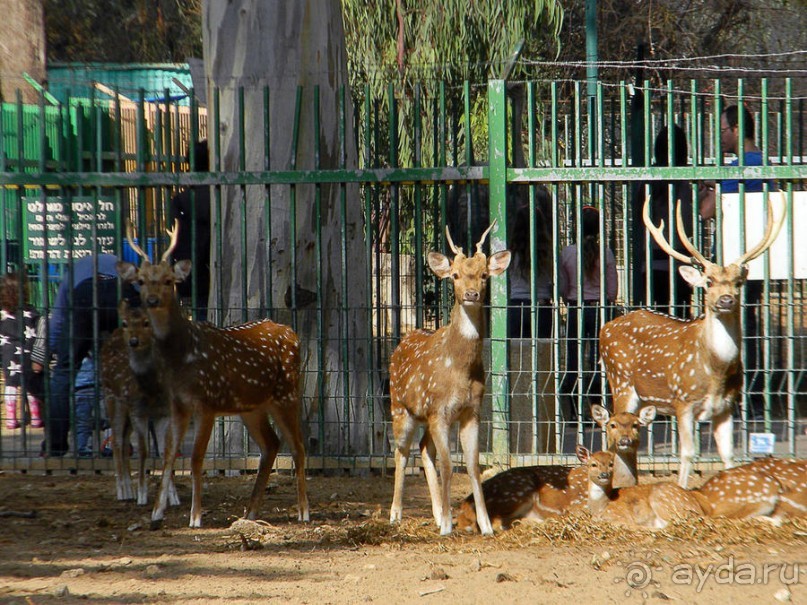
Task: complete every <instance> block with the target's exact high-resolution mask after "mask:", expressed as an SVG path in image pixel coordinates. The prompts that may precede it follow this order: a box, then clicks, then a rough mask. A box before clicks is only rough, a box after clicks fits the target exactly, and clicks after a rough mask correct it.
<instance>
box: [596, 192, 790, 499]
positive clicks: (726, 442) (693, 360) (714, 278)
mask: <svg viewBox="0 0 807 605" xmlns="http://www.w3.org/2000/svg"><path fill="white" fill-rule="evenodd" d="M649 205H650V200H649V199H648V200H647V201H646V202H645V204H644V209H643V218H644V224H645V226H646V227H647V229H648V230H649V231H650V233H651V234H652V235H653V239H655V240H656V242H657V243H658V245H659V246H660V247H661V249H662V250H664V251H665V252H666V253H667V254H669V255H670V256H672V257H673V258H675V259H676V260H679V261H681V262H682V263H687V265H686V266H683V267H680V269H679V271H680V273H681V275H682V276H683V277H684V279H686V280H687V281H688V282H689V283H690V284H691V285H692V286H693V287H705V288H706V300H705V304H704V307H705V312H704V315H702V316H701V317H699V318H697V319H691V320H681V319H676V318H674V317H669V316H667V315H662V314H660V313H655V312H653V311H648V310H644V309H641V310H638V311H633V312H631V313H628V314H627V315H623V316H622V317H619V318H617V319H614V320H612V321H610V322H608V323H606V324H605V325H604V326H603V327H602V330H600V352H601V355H602V363H603V366H604V367H605V372H606V374H607V376H608V383H609V385H610V386H611V391H612V392H613V395H614V410H615V411H616V412H617V413H618V412H623V411H626V410H627V411H633V412H635V411H636V410H637V409H639V408H640V407H641V406H645V405H654V406H656V408H657V409H658V411H659V412H661V413H663V414H670V415H674V416H676V417H677V419H678V430H679V435H680V456H681V466H680V469H679V477H678V483H679V485H680V486H681V487H686V485H687V479H688V477H689V473H690V470H691V467H692V457H693V456H694V454H695V445H694V425H695V422H696V421H706V420H711V421H712V426H713V432H714V437H715V442H716V444H717V449H718V452H719V454H720V457H721V459H722V460H723V463H724V464H725V466H726V468H730V467H731V466H732V465H733V455H734V454H733V452H734V445H733V442H732V439H733V429H732V411H733V409H734V404H735V401H736V400H737V398H738V397H739V394H740V389H741V388H742V384H743V366H742V360H741V359H740V345H741V342H742V330H741V326H740V290H741V289H742V286H743V284H744V283H745V279H746V276H747V275H748V267H747V265H746V263H748V262H749V261H751V260H753V259H754V258H756V257H758V256H759V255H761V254H762V253H763V252H765V250H767V249H768V248H769V247H770V246H771V244H773V241H774V240H775V239H776V236H777V235H778V233H779V229H780V228H781V226H782V222H783V220H784V217H785V214H784V212H783V213H782V214H781V217H780V218H779V219H778V220H777V221H774V219H773V208H772V205H771V204H769V205H768V223H767V226H766V230H765V235H764V236H763V238H762V241H761V242H760V243H759V244H758V245H757V246H755V247H754V248H753V249H751V250H748V251H747V252H746V253H745V254H743V255H742V256H741V257H740V258H738V259H737V260H736V261H735V262H733V263H731V264H729V265H726V266H720V265H717V264H715V263H712V262H710V261H708V260H706V258H705V257H704V256H703V255H702V254H701V253H700V252H698V250H697V249H696V248H695V247H694V246H693V245H692V242H691V241H690V240H689V238H688V237H687V235H686V231H685V230H684V225H683V220H682V216H681V204H680V202H679V203H678V206H677V212H676V214H677V228H678V237H679V238H680V240H681V243H682V244H683V246H684V247H685V248H686V249H687V250H688V251H689V253H690V254H691V255H692V256H691V257H689V256H686V255H685V254H683V253H681V252H678V251H676V250H675V249H674V248H673V247H672V246H671V245H670V244H669V243H667V241H666V239H665V238H664V234H663V230H664V221H662V222H661V224H660V226H659V227H656V226H655V225H654V224H653V223H652V221H651V220H650V215H649ZM689 265H692V266H689Z"/></svg>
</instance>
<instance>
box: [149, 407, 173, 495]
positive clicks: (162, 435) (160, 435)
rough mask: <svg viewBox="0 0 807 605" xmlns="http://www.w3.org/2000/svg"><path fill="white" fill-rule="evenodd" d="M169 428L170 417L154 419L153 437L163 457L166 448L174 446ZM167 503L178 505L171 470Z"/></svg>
mask: <svg viewBox="0 0 807 605" xmlns="http://www.w3.org/2000/svg"><path fill="white" fill-rule="evenodd" d="M170 428H171V422H170V418H167V417H166V418H157V419H156V420H154V438H155V439H156V440H157V448H158V449H159V450H160V451H161V452H162V453H163V459H164V458H165V452H166V450H168V449H170V448H172V447H174V444H173V442H172V439H171V431H170V430H169V429H170ZM168 504H170V505H171V506H178V505H179V495H178V494H177V486H176V485H175V484H174V473H173V472H172V473H170V474H169V485H168Z"/></svg>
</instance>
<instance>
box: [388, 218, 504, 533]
mask: <svg viewBox="0 0 807 605" xmlns="http://www.w3.org/2000/svg"><path fill="white" fill-rule="evenodd" d="M495 224H496V222H495V221H494V222H493V223H492V224H491V225H490V227H488V228H487V230H486V231H485V232H484V233H483V234H482V237H481V238H480V240H479V242H478V243H477V244H476V254H474V255H473V256H468V257H466V256H465V255H464V254H463V251H462V248H458V247H456V246H455V245H454V242H453V241H452V239H451V234H450V233H449V230H448V228H446V238H447V240H448V245H449V247H450V248H451V250H452V251H453V252H454V254H455V256H454V260H453V261H449V260H448V258H447V257H445V256H443V255H442V254H440V253H438V252H430V253H429V257H428V261H429V267H430V268H431V270H432V271H433V272H434V274H435V275H437V277H439V278H442V279H446V278H450V279H451V281H452V282H453V284H454V307H453V308H452V310H451V319H450V322H449V323H448V325H445V326H443V327H442V328H440V329H439V330H437V331H436V332H435V331H431V330H417V331H415V332H412V333H410V334H409V335H408V336H407V337H406V338H404V339H403V340H402V341H401V343H400V344H399V345H398V347H397V348H396V349H395V351H394V352H393V353H392V357H391V359H390V399H391V402H392V403H391V411H392V430H393V434H394V438H395V492H394V494H393V498H392V507H391V509H390V523H396V522H400V520H401V514H402V513H401V508H402V498H403V484H404V471H405V468H406V462H407V459H408V458H409V448H410V445H411V442H412V438H413V437H414V434H415V429H416V428H417V427H418V425H420V424H425V425H426V426H425V430H424V434H423V438H422V439H421V440H420V452H421V456H422V459H423V468H424V471H425V473H426V480H427V481H428V484H429V492H430V494H431V501H432V514H433V516H434V520H435V522H436V523H437V525H438V527H439V528H440V533H441V534H442V535H448V534H450V533H451V524H452V520H451V503H450V496H451V493H450V489H451V457H450V452H449V444H448V433H449V429H450V427H451V425H452V424H453V423H455V422H459V426H460V441H461V444H462V450H463V453H464V454H465V465H466V468H467V470H468V475H469V476H470V478H471V486H472V489H473V493H474V497H475V499H476V517H477V519H478V522H479V527H480V529H481V531H482V533H483V534H486V535H490V534H492V533H493V528H492V527H491V524H490V519H488V513H487V510H486V509H485V501H484V498H483V496H482V487H481V481H480V474H479V442H478V439H479V407H480V405H481V403H482V395H483V394H484V391H485V371H484V367H483V366H482V337H483V331H484V321H485V318H484V313H483V310H484V307H483V305H484V300H485V288H486V285H487V281H488V278H490V277H491V276H494V275H500V274H502V273H503V272H504V271H505V270H506V269H507V267H508V266H509V264H510V252H509V251H508V250H503V251H501V252H496V253H495V254H493V255H491V256H490V258H488V257H487V256H485V253H484V252H483V251H482V246H483V244H484V241H485V238H487V236H488V233H490V231H491V229H493V227H494V226H495ZM435 454H436V455H437V456H439V458H440V477H439V479H438V477H437V471H436V468H435V463H434V462H435Z"/></svg>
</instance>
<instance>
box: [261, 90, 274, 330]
mask: <svg viewBox="0 0 807 605" xmlns="http://www.w3.org/2000/svg"><path fill="white" fill-rule="evenodd" d="M270 102H271V94H270V91H269V87H268V86H264V87H263V169H264V170H265V171H267V172H268V171H269V170H271V169H272V157H271V155H272V154H271V149H272V129H271V125H272V112H271V106H270ZM263 199H264V201H263V211H264V213H263V232H264V233H265V234H266V241H267V242H268V244H267V246H266V266H267V267H268V269H269V270H268V271H267V272H266V292H265V294H264V300H265V303H266V308H267V309H268V310H269V317H275V307H274V295H273V293H272V288H273V286H274V272H275V271H274V267H273V264H272V263H273V261H274V256H273V254H272V241H273V238H272V186H271V185H270V184H269V183H266V184H264V186H263ZM261 312H262V313H261V314H262V315H263V314H264V310H263V309H261Z"/></svg>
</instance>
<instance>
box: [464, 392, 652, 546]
mask: <svg viewBox="0 0 807 605" xmlns="http://www.w3.org/2000/svg"><path fill="white" fill-rule="evenodd" d="M591 415H592V417H593V418H594V420H595V421H596V422H597V424H598V425H599V426H600V427H601V428H603V429H604V430H605V441H606V446H607V448H608V450H609V451H611V452H613V453H614V455H615V458H614V479H613V482H614V485H616V486H628V485H636V484H637V482H638V479H637V477H638V469H637V455H638V451H639V444H640V441H641V440H640V436H641V433H640V431H641V428H642V427H643V426H649V425H650V423H651V422H653V419H654V418H655V417H656V409H655V408H654V407H652V406H650V407H646V408H642V409H641V410H640V412H639V415H638V416H637V415H636V414H631V413H630V412H622V413H621V414H616V415H614V416H611V414H610V413H609V412H608V410H606V409H605V408H604V407H602V406H601V405H596V404H595V405H592V406H591ZM482 492H483V493H484V495H485V506H486V507H487V511H488V516H489V517H490V522H491V524H492V525H493V527H495V528H501V529H507V528H509V527H510V526H511V525H512V524H513V522H514V521H516V520H524V521H544V520H545V519H547V518H550V517H557V516H559V515H562V514H564V513H566V512H567V511H569V510H572V509H574V508H577V507H582V506H585V504H586V502H587V501H588V471H587V470H586V469H585V468H584V467H582V466H576V467H570V466H562V465H559V464H551V465H542V466H521V467H518V468H511V469H508V470H506V471H503V472H501V473H499V474H498V475H494V476H493V477H491V478H490V479H488V480H486V481H484V482H483V483H482ZM476 527H477V523H476V512H475V510H474V495H473V494H470V495H468V496H467V497H466V498H465V500H463V501H462V503H461V504H460V511H459V515H457V528H458V529H460V530H465V531H473V530H474V529H475V528H476Z"/></svg>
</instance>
